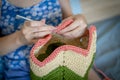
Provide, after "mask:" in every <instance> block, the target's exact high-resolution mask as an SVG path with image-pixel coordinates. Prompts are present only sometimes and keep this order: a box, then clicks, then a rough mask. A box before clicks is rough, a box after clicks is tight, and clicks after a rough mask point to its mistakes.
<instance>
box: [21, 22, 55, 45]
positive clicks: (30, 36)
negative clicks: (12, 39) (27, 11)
mask: <svg viewBox="0 0 120 80" xmlns="http://www.w3.org/2000/svg"><path fill="white" fill-rule="evenodd" d="M54 29H55V28H54V27H53V26H49V25H45V20H41V21H26V22H25V23H24V25H23V26H22V29H21V30H20V34H19V36H20V37H19V41H20V43H22V44H24V45H25V44H31V43H35V42H36V41H37V40H38V39H40V38H43V37H45V36H46V35H48V34H51V33H52V31H53V30H54Z"/></svg>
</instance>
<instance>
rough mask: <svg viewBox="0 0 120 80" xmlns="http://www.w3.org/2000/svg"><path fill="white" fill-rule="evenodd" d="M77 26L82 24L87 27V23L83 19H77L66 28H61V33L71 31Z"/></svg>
mask: <svg viewBox="0 0 120 80" xmlns="http://www.w3.org/2000/svg"><path fill="white" fill-rule="evenodd" d="M77 26H81V27H84V28H85V27H87V24H86V23H85V22H84V21H83V20H76V21H74V22H73V23H72V24H70V25H69V26H67V27H66V28H65V29H63V30H61V31H60V34H64V33H65V32H69V31H71V30H74V29H75V28H77Z"/></svg>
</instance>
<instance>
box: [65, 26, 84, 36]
mask: <svg viewBox="0 0 120 80" xmlns="http://www.w3.org/2000/svg"><path fill="white" fill-rule="evenodd" d="M84 31H85V29H84V27H77V28H76V29H74V30H71V31H69V32H66V33H64V34H63V36H66V37H68V38H77V37H80V36H81V35H83V33H84Z"/></svg>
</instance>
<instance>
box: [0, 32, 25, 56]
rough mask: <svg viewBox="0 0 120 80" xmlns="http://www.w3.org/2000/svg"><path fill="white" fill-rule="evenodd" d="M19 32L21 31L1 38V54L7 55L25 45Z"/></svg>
mask: <svg viewBox="0 0 120 80" xmlns="http://www.w3.org/2000/svg"><path fill="white" fill-rule="evenodd" d="M19 34H20V32H19V31H17V32H15V33H13V34H11V35H8V36H5V37H1V38H0V55H5V54H7V53H8V52H11V51H13V50H15V49H17V48H18V47H20V46H22V45H23V44H21V43H20V41H19V40H20V39H19V38H20V36H18V35H19Z"/></svg>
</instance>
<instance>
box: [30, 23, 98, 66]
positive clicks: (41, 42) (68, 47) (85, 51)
mask: <svg viewBox="0 0 120 80" xmlns="http://www.w3.org/2000/svg"><path fill="white" fill-rule="evenodd" d="M94 31H96V27H95V26H94V25H92V26H90V28H89V42H88V47H87V49H82V48H79V47H76V46H72V45H63V46H60V47H58V48H57V49H55V50H54V51H53V52H52V53H51V54H50V55H49V56H48V57H47V58H45V59H44V60H43V61H42V62H41V61H39V60H38V59H37V58H36V57H35V55H34V50H35V49H37V48H38V47H40V46H42V45H45V44H46V43H47V42H48V41H49V40H50V39H51V37H52V35H48V36H46V37H45V38H44V39H40V40H39V41H38V42H37V43H36V44H35V45H34V46H33V48H32V50H31V52H30V58H31V60H32V61H33V62H34V63H35V64H36V65H38V66H40V67H42V66H44V65H45V64H47V63H49V62H50V61H52V60H53V59H54V58H55V57H56V56H57V55H58V54H59V53H60V52H61V51H67V50H72V51H74V52H76V53H78V54H82V55H83V56H87V55H88V53H89V50H90V46H91V43H92V39H93V36H92V33H93V32H94Z"/></svg>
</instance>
